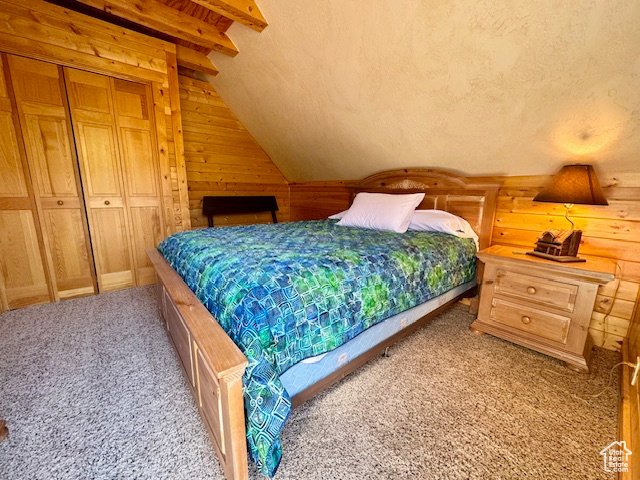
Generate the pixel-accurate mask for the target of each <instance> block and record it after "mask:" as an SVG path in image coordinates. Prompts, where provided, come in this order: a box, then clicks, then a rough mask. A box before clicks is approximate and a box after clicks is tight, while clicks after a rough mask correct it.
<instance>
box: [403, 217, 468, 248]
mask: <svg viewBox="0 0 640 480" xmlns="http://www.w3.org/2000/svg"><path fill="white" fill-rule="evenodd" d="M409 230H415V231H417V232H443V233H449V234H451V235H455V236H456V237H460V238H473V241H474V242H476V248H478V249H479V243H478V240H479V238H478V235H476V232H474V231H473V228H471V225H469V222H467V221H466V220H465V219H464V218H460V217H458V216H456V215H454V214H453V213H449V212H445V211H443V210H416V211H415V212H413V216H412V217H411V222H410V223H409Z"/></svg>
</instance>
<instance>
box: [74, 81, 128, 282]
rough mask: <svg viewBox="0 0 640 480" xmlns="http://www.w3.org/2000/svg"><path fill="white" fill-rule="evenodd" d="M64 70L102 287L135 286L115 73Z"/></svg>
mask: <svg viewBox="0 0 640 480" xmlns="http://www.w3.org/2000/svg"><path fill="white" fill-rule="evenodd" d="M64 76H65V81H66V84H67V94H68V97H69V106H70V108H71V118H72V121H73V127H74V133H75V138H76V146H77V149H78V157H79V159H80V176H81V178H82V186H83V188H84V198H85V205H86V208H87V211H88V219H89V230H90V234H91V242H92V246H93V254H94V260H95V264H96V273H97V275H98V286H99V289H100V291H101V292H105V291H109V290H117V289H121V288H126V287H131V286H134V285H135V276H134V261H133V258H132V248H131V244H130V238H131V232H130V229H129V214H128V211H127V205H126V199H125V192H124V185H123V175H122V169H121V161H120V148H119V146H118V139H117V127H116V119H115V113H114V106H113V96H112V92H111V79H110V78H109V77H105V76H103V75H98V74H94V73H88V72H83V71H80V70H74V69H71V68H65V69H64Z"/></svg>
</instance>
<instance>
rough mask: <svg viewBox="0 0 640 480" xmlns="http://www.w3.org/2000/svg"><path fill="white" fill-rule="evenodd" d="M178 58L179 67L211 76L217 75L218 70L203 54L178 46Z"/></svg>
mask: <svg viewBox="0 0 640 480" xmlns="http://www.w3.org/2000/svg"><path fill="white" fill-rule="evenodd" d="M176 57H177V60H178V65H180V66H181V67H185V68H190V69H192V70H197V71H198V72H204V73H208V74H209V75H214V76H215V75H217V74H218V69H217V68H216V67H215V65H214V64H213V62H211V60H209V58H208V57H207V56H206V55H205V54H204V53H202V52H197V51H195V50H192V49H190V48H187V47H183V46H182V45H176Z"/></svg>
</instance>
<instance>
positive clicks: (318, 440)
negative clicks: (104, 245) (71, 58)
mask: <svg viewBox="0 0 640 480" xmlns="http://www.w3.org/2000/svg"><path fill="white" fill-rule="evenodd" d="M153 293H154V291H153V289H152V288H151V287H145V288H136V289H130V290H125V291H120V292H114V293H109V294H103V295H99V296H94V297H87V298H82V299H77V300H70V301H65V302H61V303H57V304H50V305H42V306H37V307H30V308H25V309H22V310H17V311H12V312H6V313H4V314H2V315H0V418H4V419H6V420H7V424H8V426H9V429H10V436H9V438H8V439H7V440H5V441H4V442H2V443H0V478H1V479H12V480H22V479H47V480H49V479H86V478H92V479H125V478H127V479H128V478H141V479H142V478H144V479H221V478H222V473H221V470H220V468H219V466H218V464H217V461H216V458H215V455H214V454H213V452H212V448H211V447H210V445H209V442H208V438H207V436H206V433H205V431H204V428H203V426H202V423H201V421H200V419H199V417H198V415H197V411H196V409H195V407H194V404H193V401H192V399H191V397H190V393H189V391H188V388H187V385H186V383H185V381H184V379H183V377H182V373H181V371H180V369H179V367H178V361H177V359H176V357H175V355H174V353H173V351H172V349H171V347H170V346H169V343H168V341H167V339H166V336H165V334H164V332H163V330H162V328H161V326H160V325H159V324H158V323H157V313H156V306H155V300H154V296H153ZM472 320H473V317H472V316H471V315H469V313H468V312H467V309H466V308H465V307H463V306H461V305H457V306H455V307H454V308H453V309H451V310H449V311H448V312H446V313H444V314H442V315H440V316H439V317H437V318H436V319H434V320H433V321H432V322H431V323H430V324H428V325H427V326H426V327H424V328H422V329H421V330H420V331H418V332H416V333H415V334H414V335H412V336H411V337H409V338H408V339H406V340H404V341H403V342H401V343H399V344H397V345H396V346H394V347H392V348H391V350H390V354H391V356H390V357H388V358H382V357H380V358H376V359H374V360H373V361H371V362H370V363H368V364H367V365H365V366H364V367H362V368H361V369H359V370H358V371H356V372H354V373H353V374H352V375H350V376H349V377H347V378H346V379H345V380H343V381H342V382H341V383H339V384H337V385H336V386H334V387H332V388H331V389H329V390H328V391H326V392H324V393H322V394H321V395H319V396H317V397H316V398H314V399H312V400H311V401H309V402H307V403H306V404H305V405H303V406H302V407H301V408H299V409H297V410H295V411H294V412H293V413H292V416H291V419H290V421H289V423H288V425H287V427H286V429H285V432H284V438H283V448H284V454H283V460H282V464H281V466H280V469H279V470H278V473H277V474H276V477H275V478H276V479H296V480H301V479H309V480H313V479H318V480H320V479H322V480H325V479H333V478H336V479H404V478H417V479H467V478H471V479H487V478H491V479H515V478H518V479H545V480H549V479H556V478H557V479H565V478H571V479H582V478H584V479H596V478H611V477H609V476H608V475H607V474H605V472H604V471H603V469H602V461H601V457H600V455H599V452H600V450H601V449H603V448H604V447H605V446H606V445H608V444H609V443H611V442H612V441H614V440H616V407H617V380H616V383H615V384H614V388H613V389H611V390H608V391H606V392H605V393H604V394H603V395H600V396H599V397H592V396H591V395H592V394H594V393H596V392H598V391H600V390H602V389H603V388H604V387H605V386H606V384H607V381H608V378H609V371H610V369H611V367H612V366H613V365H614V364H615V363H617V362H618V361H619V356H618V355H617V354H615V353H613V352H608V351H604V350H596V351H595V352H594V358H593V371H592V373H591V374H589V375H581V374H578V373H574V372H572V371H570V370H568V369H566V368H564V367H563V366H562V364H561V363H560V362H558V361H556V360H554V359H552V358H549V357H546V356H543V355H540V354H537V353H535V352H532V351H529V350H526V349H523V348H520V347H517V346H514V345H511V344H509V343H507V342H504V341H502V340H499V339H496V338H492V337H490V336H481V337H478V336H474V335H472V334H471V333H469V331H468V329H467V327H468V325H469V324H470V323H471V321H472ZM614 379H617V375H616V376H614ZM250 476H251V478H256V479H257V478H264V477H260V476H259V475H258V474H257V473H256V471H255V469H254V468H253V467H251V468H250Z"/></svg>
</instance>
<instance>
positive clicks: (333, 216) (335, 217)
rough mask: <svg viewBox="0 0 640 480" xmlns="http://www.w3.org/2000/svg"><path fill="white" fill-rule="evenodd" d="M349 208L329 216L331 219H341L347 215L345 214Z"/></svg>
mask: <svg viewBox="0 0 640 480" xmlns="http://www.w3.org/2000/svg"><path fill="white" fill-rule="evenodd" d="M348 211H349V210H343V211H342V212H338V213H334V214H333V215H331V216H330V217H328V218H329V219H331V220H340V219H341V218H342V217H344V216H345V214H346V213H347V212H348Z"/></svg>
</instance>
